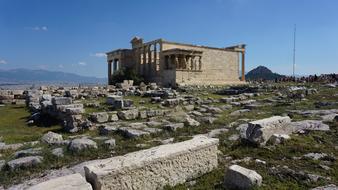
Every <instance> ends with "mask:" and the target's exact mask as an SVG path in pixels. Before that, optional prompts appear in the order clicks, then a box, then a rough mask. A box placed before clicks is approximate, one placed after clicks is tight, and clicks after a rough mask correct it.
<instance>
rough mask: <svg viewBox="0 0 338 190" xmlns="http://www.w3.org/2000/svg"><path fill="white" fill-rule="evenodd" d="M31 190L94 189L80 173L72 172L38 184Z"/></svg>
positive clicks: (30, 189)
mask: <svg viewBox="0 0 338 190" xmlns="http://www.w3.org/2000/svg"><path fill="white" fill-rule="evenodd" d="M28 189H29V190H47V189H53V190H92V187H91V186H90V184H89V183H87V182H86V180H85V179H84V178H83V177H82V176H81V175H80V174H79V173H76V174H71V175H66V176H62V177H57V178H54V179H51V180H48V181H45V182H42V183H39V184H37V185H34V186H32V187H30V188H28Z"/></svg>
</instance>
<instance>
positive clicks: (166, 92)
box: [0, 82, 338, 189]
mask: <svg viewBox="0 0 338 190" xmlns="http://www.w3.org/2000/svg"><path fill="white" fill-rule="evenodd" d="M0 100H1V102H2V103H3V104H1V105H0V136H1V137H0V168H1V175H0V186H1V187H0V189H1V188H4V189H26V188H28V187H30V186H33V185H36V184H38V183H41V182H44V181H47V180H49V179H54V178H56V177H60V176H66V175H69V174H75V173H80V174H82V175H83V176H84V169H83V166H85V165H87V164H88V163H90V162H95V160H96V159H102V158H111V157H115V156H118V155H125V154H127V153H130V152H135V151H139V150H143V149H149V148H151V147H156V146H160V145H163V144H172V143H177V142H182V141H186V140H189V139H191V138H192V137H193V136H195V135H199V134H203V135H205V136H207V137H212V138H217V139H219V141H218V142H219V145H218V150H219V151H218V154H217V155H218V167H217V168H216V169H214V170H212V171H211V172H207V173H205V174H201V175H199V177H196V178H194V179H189V180H188V181H186V182H185V183H183V184H176V185H175V186H169V185H167V186H165V187H164V189H229V188H234V189H240V188H242V189H245V188H248V187H249V188H254V189H312V188H316V187H321V186H328V185H331V186H328V187H326V188H327V189H329V188H332V189H333V188H334V187H335V186H334V184H338V164H337V160H336V159H337V157H338V140H337V139H338V88H337V85H336V84H321V83H277V84H276V83H265V84H250V85H247V86H243V87H233V88H230V87H212V86H194V87H182V88H179V89H176V90H173V89H166V88H160V87H158V86H157V85H156V84H149V85H140V86H133V85H132V83H131V82H126V83H122V84H119V85H118V86H116V87H114V86H109V87H72V88H62V87H61V88H60V87H40V89H37V90H8V91H6V90H2V91H1V94H0ZM72 177H75V178H76V179H77V177H78V176H76V175H72ZM84 181H85V180H84ZM86 187H87V186H86Z"/></svg>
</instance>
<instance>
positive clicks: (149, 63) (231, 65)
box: [107, 37, 245, 86]
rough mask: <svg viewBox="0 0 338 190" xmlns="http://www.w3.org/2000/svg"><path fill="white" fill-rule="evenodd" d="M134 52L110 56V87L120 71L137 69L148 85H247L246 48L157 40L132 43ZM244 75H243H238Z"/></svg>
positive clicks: (241, 46)
mask: <svg viewBox="0 0 338 190" xmlns="http://www.w3.org/2000/svg"><path fill="white" fill-rule="evenodd" d="M131 45H132V48H131V49H117V50H114V51H111V52H108V53H107V60H108V83H109V84H112V83H113V81H112V76H113V74H114V73H115V72H116V71H117V70H119V69H121V68H123V67H124V68H125V69H134V70H135V71H136V73H138V74H139V75H140V76H142V77H143V78H144V80H145V81H146V82H156V83H159V84H162V85H164V86H175V85H177V84H179V85H204V84H205V85H209V84H210V85H222V84H239V83H243V82H244V81H245V74H244V73H245V45H244V44H241V45H237V46H231V47H225V48H215V47H207V46H198V45H190V44H183V43H177V42H169V41H166V40H163V39H157V40H154V41H150V42H143V39H142V38H139V37H134V38H133V39H132V40H131ZM239 73H241V75H240V74H239Z"/></svg>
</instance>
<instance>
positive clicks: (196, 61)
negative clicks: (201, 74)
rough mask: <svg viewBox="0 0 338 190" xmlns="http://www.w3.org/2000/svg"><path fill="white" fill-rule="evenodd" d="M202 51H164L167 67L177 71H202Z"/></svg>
mask: <svg viewBox="0 0 338 190" xmlns="http://www.w3.org/2000/svg"><path fill="white" fill-rule="evenodd" d="M202 53H203V52H202V51H196V50H186V49H178V48H175V49H170V50H165V51H163V52H162V55H163V57H164V63H165V69H167V70H173V69H175V70H177V71H197V72H198V71H202Z"/></svg>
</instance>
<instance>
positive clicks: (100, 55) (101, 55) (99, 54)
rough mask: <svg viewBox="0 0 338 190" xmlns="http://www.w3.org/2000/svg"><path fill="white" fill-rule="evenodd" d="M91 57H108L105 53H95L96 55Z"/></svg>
mask: <svg viewBox="0 0 338 190" xmlns="http://www.w3.org/2000/svg"><path fill="white" fill-rule="evenodd" d="M90 56H93V57H107V55H106V54H105V53H100V52H99V53H94V54H90Z"/></svg>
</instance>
